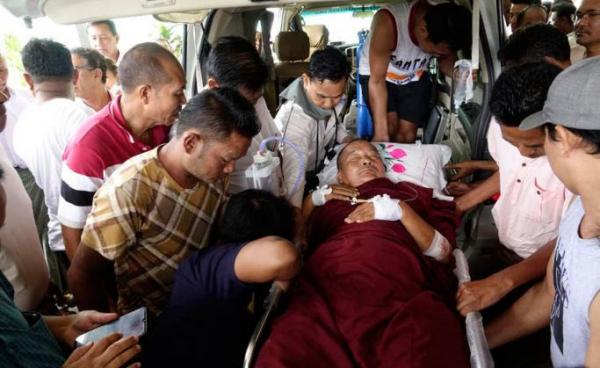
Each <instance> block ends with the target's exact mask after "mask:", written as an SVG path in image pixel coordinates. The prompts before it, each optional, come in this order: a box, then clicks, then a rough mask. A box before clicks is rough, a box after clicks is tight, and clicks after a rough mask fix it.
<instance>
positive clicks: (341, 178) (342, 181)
mask: <svg viewBox="0 0 600 368" xmlns="http://www.w3.org/2000/svg"><path fill="white" fill-rule="evenodd" d="M338 170H339V168H338ZM336 178H337V182H338V184H346V178H345V177H344V174H342V172H341V171H338V173H337V175H336Z"/></svg>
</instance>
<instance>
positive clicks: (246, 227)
mask: <svg viewBox="0 0 600 368" xmlns="http://www.w3.org/2000/svg"><path fill="white" fill-rule="evenodd" d="M218 233H219V234H218V238H219V241H220V242H221V243H241V242H247V241H251V240H255V239H258V238H262V237H263V236H268V235H275V236H280V237H282V238H285V239H288V240H291V239H292V238H293V236H294V209H293V208H292V206H291V205H290V203H289V202H288V201H287V200H286V199H285V198H283V197H276V196H275V195H273V194H272V193H270V192H266V191H264V190H257V189H248V190H245V191H243V192H240V193H237V194H234V195H233V196H231V198H230V199H229V202H228V203H227V205H226V206H225V211H224V213H223V218H222V219H221V222H220V224H219V226H218Z"/></svg>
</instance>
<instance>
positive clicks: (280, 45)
mask: <svg viewBox="0 0 600 368" xmlns="http://www.w3.org/2000/svg"><path fill="white" fill-rule="evenodd" d="M309 48H310V47H309V41H308V36H307V35H306V33H304V32H279V34H278V35H277V38H276V39H275V52H277V56H278V57H279V60H280V61H298V60H305V59H306V58H307V57H308V54H309Z"/></svg>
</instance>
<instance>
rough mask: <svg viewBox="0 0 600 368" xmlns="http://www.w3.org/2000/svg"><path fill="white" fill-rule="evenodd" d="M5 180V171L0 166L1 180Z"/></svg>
mask: <svg viewBox="0 0 600 368" xmlns="http://www.w3.org/2000/svg"><path fill="white" fill-rule="evenodd" d="M3 179H4V169H3V168H2V166H0V180H3Z"/></svg>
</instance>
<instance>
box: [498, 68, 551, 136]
mask: <svg viewBox="0 0 600 368" xmlns="http://www.w3.org/2000/svg"><path fill="white" fill-rule="evenodd" d="M561 71H562V69H560V68H559V67H557V66H555V65H552V64H549V63H546V62H537V63H527V64H522V65H517V66H514V67H512V68H508V69H506V70H505V71H504V72H502V74H500V77H498V80H497V81H496V83H495V84H494V87H493V89H492V96H491V98H490V110H491V112H492V114H493V115H494V116H495V117H496V118H497V119H498V120H499V121H500V123H502V124H504V125H506V126H510V127H518V126H519V124H521V122H522V121H523V119H525V118H526V117H527V116H529V115H531V114H533V113H535V112H537V111H540V110H542V109H543V107H544V102H545V101H546V97H547V95H548V90H549V89H550V85H551V84H552V82H553V81H554V78H556V76H557V75H558V74H559V73H560V72H561Z"/></svg>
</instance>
